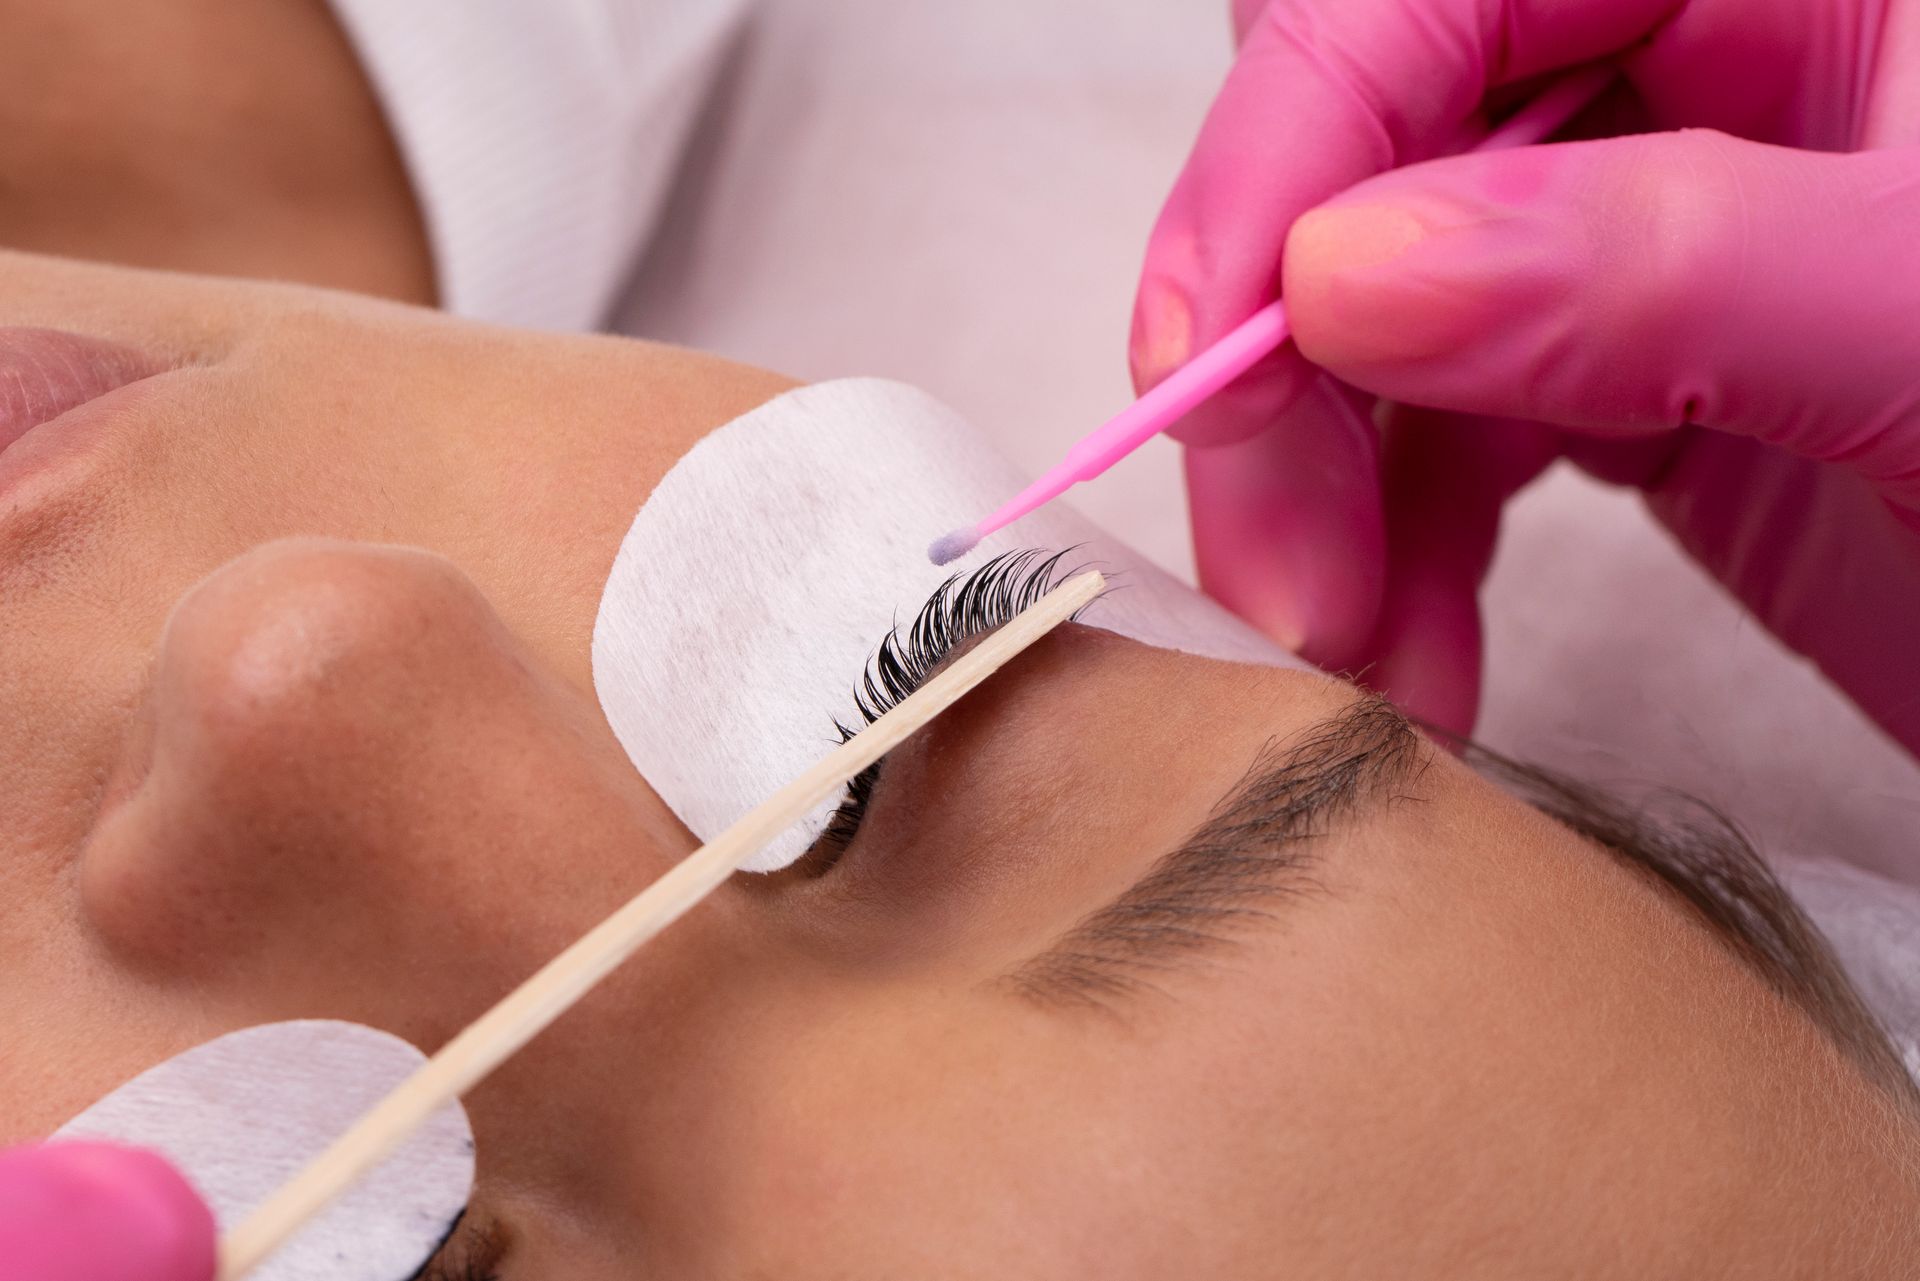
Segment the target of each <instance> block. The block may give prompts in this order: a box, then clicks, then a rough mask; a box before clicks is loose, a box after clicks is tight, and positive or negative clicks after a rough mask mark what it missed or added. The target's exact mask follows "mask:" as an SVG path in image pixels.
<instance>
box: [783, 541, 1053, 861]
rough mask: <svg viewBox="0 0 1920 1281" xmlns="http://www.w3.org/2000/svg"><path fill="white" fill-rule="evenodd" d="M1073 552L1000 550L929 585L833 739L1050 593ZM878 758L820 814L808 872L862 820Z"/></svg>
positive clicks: (869, 720)
mask: <svg viewBox="0 0 1920 1281" xmlns="http://www.w3.org/2000/svg"><path fill="white" fill-rule="evenodd" d="M1077 550H1078V548H1074V547H1069V548H1067V549H1066V550H1065V551H1059V552H1054V553H1052V554H1051V555H1049V554H1048V553H1047V552H1045V551H1043V550H1042V549H1040V548H1037V547H1036V548H1028V549H1026V550H1025V551H1017V552H1003V553H1001V554H1000V555H998V556H995V557H994V558H993V559H992V560H990V561H988V562H987V563H986V564H984V565H981V566H980V567H979V568H977V569H972V570H968V571H967V572H966V573H963V574H955V575H953V576H952V577H950V578H948V579H947V580H946V581H945V582H943V583H941V584H940V586H938V587H936V588H935V589H934V592H933V595H931V596H929V597H928V598H927V603H926V604H925V605H923V606H921V608H920V612H919V614H917V615H916V616H915V617H914V620H913V622H912V623H911V624H909V625H908V626H907V627H906V628H905V629H904V630H903V629H902V628H901V626H900V625H899V624H898V623H897V622H896V623H895V624H894V626H893V627H892V629H891V630H889V631H888V632H887V634H886V636H885V637H884V638H882V640H881V641H880V645H879V648H877V649H876V650H874V653H873V657H872V658H870V659H868V660H867V670H866V671H865V672H864V673H863V674H862V675H861V678H860V680H859V682H858V683H857V684H856V685H855V686H854V690H853V702H854V706H855V708H856V709H858V711H859V713H860V719H861V723H860V724H859V725H856V726H848V725H846V724H844V723H842V722H841V721H839V720H835V721H834V723H833V728H834V729H835V730H836V731H837V732H838V733H839V735H840V741H841V742H843V743H844V742H846V741H847V740H848V739H850V738H852V737H853V736H854V735H855V734H857V733H859V732H860V730H861V729H864V728H865V727H866V726H868V725H871V724H873V723H874V722H875V721H877V720H879V719H880V718H881V717H882V716H884V715H885V714H886V713H887V712H889V711H891V710H893V709H894V708H895V707H897V706H899V704H900V701H901V700H902V699H904V698H905V697H906V696H907V695H909V694H911V693H913V691H915V690H916V689H919V688H920V686H921V685H923V684H925V683H926V681H927V678H928V677H930V676H932V675H933V673H934V671H935V670H936V669H937V668H939V666H940V664H942V663H944V662H945V661H946V660H947V657H948V655H950V654H952V653H953V651H954V650H956V649H958V648H959V647H960V646H962V645H964V644H966V643H967V642H968V641H970V640H972V639H973V638H974V637H976V636H980V635H983V634H984V633H986V632H990V631H992V630H993V629H994V628H996V627H999V626H1001V625H1002V624H1003V623H1006V622H1007V621H1008V620H1009V619H1011V618H1012V617H1013V616H1014V615H1015V614H1018V613H1019V612H1020V611H1021V610H1023V609H1025V608H1027V606H1029V605H1031V604H1033V603H1034V602H1035V601H1037V600H1039V599H1040V598H1041V597H1042V596H1045V595H1046V594H1047V593H1048V592H1050V591H1052V590H1053V588H1054V587H1055V586H1056V585H1057V584H1058V583H1059V582H1060V581H1062V580H1063V579H1065V578H1066V577H1068V574H1067V573H1066V572H1063V571H1062V570H1061V563H1062V562H1063V561H1064V560H1065V559H1066V558H1067V557H1068V556H1071V555H1072V554H1073V553H1074V552H1075V551H1077ZM1074 568H1075V570H1077V569H1079V568H1081V567H1080V566H1075V567H1074ZM1075 617H1078V615H1077V614H1076V615H1075ZM885 764H886V761H885V760H884V759H882V760H879V761H875V762H874V763H873V764H872V765H869V766H867V768H865V769H864V770H861V771H860V773H858V774H856V775H855V776H854V777H853V778H852V779H851V780H849V781H848V783H847V795H846V798H845V799H844V800H842V801H841V802H840V805H839V807H838V808H837V809H835V810H834V812H833V817H832V818H830V819H828V820H827V826H826V830H825V831H823V832H822V833H821V834H820V839H819V841H818V842H817V843H816V844H815V846H814V852H815V853H817V854H819V855H820V856H821V857H820V859H819V860H818V861H812V860H810V862H811V866H812V869H813V872H814V874H815V875H819V874H820V873H822V872H825V871H826V870H827V868H829V867H831V866H832V865H833V863H834V861H835V860H837V859H838V857H839V856H840V854H841V853H842V852H843V851H845V849H846V848H847V846H848V845H849V844H851V843H852V841H853V837H854V834H855V833H857V832H858V831H859V830H860V824H861V822H862V821H863V820H864V819H865V818H866V813H867V802H868V801H869V800H870V799H871V798H872V796H873V788H874V784H875V783H877V782H878V781H879V779H880V769H881V767H882V766H883V765H885Z"/></svg>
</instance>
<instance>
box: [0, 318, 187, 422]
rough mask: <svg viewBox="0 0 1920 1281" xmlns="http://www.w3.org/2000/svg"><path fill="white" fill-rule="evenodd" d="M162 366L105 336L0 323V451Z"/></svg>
mask: <svg viewBox="0 0 1920 1281" xmlns="http://www.w3.org/2000/svg"><path fill="white" fill-rule="evenodd" d="M164 368H165V366H164V365H163V364H161V363H160V362H159V361H157V360H155V359H154V358H152V357H151V356H148V355H146V354H145V353H143V352H140V351H136V350H135V349H133V348H131V347H127V346H124V345H123V344H120V343H116V342H109V341H108V340H106V339H103V338H93V337H89V336H88V335H85V334H75V333H68V332H66V331H64V330H59V329H24V328H7V327H0V452H5V451H6V450H7V449H8V448H9V447H10V446H12V445H13V443H14V442H15V441H17V440H19V439H20V438H21V437H22V436H24V435H26V434H27V433H28V432H29V431H32V430H33V429H34V428H35V427H38V426H40V425H41V424H42V423H46V422H51V421H52V420H53V419H55V418H58V417H60V415H62V414H64V413H66V412H67V411H68V410H70V409H75V408H77V407H79V406H81V405H84V404H86V403H87V402H88V401H90V400H97V399H99V398H100V397H102V396H104V395H106V394H107V393H109V392H112V391H116V390H118V389H119V388H121V387H124V386H126V385H127V384H128V383H132V382H138V381H140V380H141V379H143V378H149V377H152V376H153V375H154V374H157V373H160V372H161V371H162V370H163V369H164Z"/></svg>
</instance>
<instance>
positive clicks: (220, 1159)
mask: <svg viewBox="0 0 1920 1281" xmlns="http://www.w3.org/2000/svg"><path fill="white" fill-rule="evenodd" d="M424 1062H426V1056H425V1055H423V1054H422V1053H420V1051H419V1050H416V1049H415V1048H414V1047H413V1046H411V1045H409V1044H407V1043H406V1042H405V1041H403V1040H401V1039H400V1038H399V1037H397V1036H392V1035H389V1034H388V1033H386V1032H380V1031H376V1030H375V1029H373V1028H370V1027H362V1026H361V1025H360V1024H358V1023H341V1022H334V1021H331V1020H323V1019H303V1020H300V1021H297V1022H291V1023H268V1024H263V1025H262V1026H260V1027H250V1028H246V1029H244V1030H242V1031H239V1032H233V1033H230V1034H229V1035H227V1036H223V1037H219V1038H217V1039H216V1040H212V1041H208V1042H207V1043H206V1044H205V1045H199V1046H195V1047H194V1048H193V1049H191V1050H188V1051H187V1052H186V1053H184V1054H180V1055H176V1056H175V1057H173V1058H171V1059H168V1060H167V1061H166V1062H165V1063H162V1064H160V1065H159V1066H158V1067H154V1068H149V1069H148V1070H147V1071H145V1072H142V1073H141V1074H140V1075H139V1076H136V1077H134V1078H133V1080H131V1081H128V1082H127V1083H126V1084H125V1085H123V1086H121V1087H120V1088H119V1089H117V1090H115V1091H114V1092H113V1093H112V1094H109V1095H108V1096H107V1097H106V1098H104V1099H101V1100H100V1101H99V1102H98V1103H96V1104H94V1105H93V1106H92V1107H90V1108H88V1109H87V1110H86V1111H85V1112H82V1113H81V1114H80V1115H79V1116H76V1117H75V1118H73V1120H71V1121H69V1122H67V1123H66V1124H65V1125H63V1126H61V1127H60V1130H59V1132H58V1133H57V1134H55V1135H54V1136H53V1137H54V1138H56V1139H111V1140H115V1141H117V1142H121V1143H130V1144H135V1145H137V1146H140V1147H145V1148H151V1149H153V1150H155V1151H157V1152H159V1153H161V1154H162V1155H164V1156H165V1157H166V1158H167V1159H168V1160H170V1161H172V1162H173V1164H174V1165H175V1166H176V1167H177V1168H178V1169H179V1170H180V1171H181V1173H183V1174H185V1175H186V1176H187V1180H188V1182H190V1183H191V1184H193V1186H194V1188H195V1189H196V1190H198V1191H199V1193H200V1195H201V1197H202V1198H204V1199H205V1200H206V1202H207V1204H208V1205H209V1206H211V1207H212V1209H213V1217H214V1221H215V1222H216V1223H218V1224H219V1227H220V1231H221V1232H223V1233H225V1232H228V1231H230V1230H232V1229H233V1228H234V1227H235V1226H236V1225H238V1224H239V1223H240V1221H241V1220H242V1219H244V1218H246V1216H247V1215H248V1213H250V1212H251V1211H252V1210H253V1209H254V1208H255V1207H257V1206H258V1205H259V1204H260V1203H261V1202H263V1201H265V1200H266V1199H267V1197H269V1196H270V1195H272V1194H273V1193H274V1192H276V1191H277V1190H279V1188H280V1185H281V1184H283V1183H285V1182H286V1181H287V1180H288V1179H290V1178H292V1177H293V1176H294V1175H295V1174H297V1173H298V1172H299V1171H300V1170H301V1169H302V1168H304V1167H305V1166H306V1164H307V1163H308V1162H309V1161H311V1160H312V1159H313V1158H314V1157H316V1156H318V1155H319V1154H320V1152H321V1151H322V1150H324V1149H325V1148H326V1147H327V1145H329V1144H330V1143H332V1142H333V1141H334V1140H335V1139H337V1138H339V1137H340V1135H341V1134H342V1133H343V1132H345V1131H346V1129H347V1127H348V1126H350V1125H352V1124H353V1122H355V1121H357V1120H359V1118H360V1114H361V1113H363V1112H365V1111H366V1110H367V1109H368V1108H370V1107H372V1106H373V1105H374V1104H375V1103H377V1102H379V1101H380V1099H382V1098H383V1097H385V1096H386V1094H387V1092H388V1091H389V1090H391V1089H392V1088H393V1087H394V1086H396V1085H398V1084H399V1083H400V1082H401V1081H402V1080H404V1079H405V1078H406V1077H408V1076H409V1075H411V1074H412V1073H413V1071H414V1069H415V1068H417V1067H419V1066H420V1065H421V1064H422V1063H424ZM472 1190H473V1131H472V1130H471V1129H469V1128H468V1125H467V1115H466V1113H465V1111H463V1110H462V1109H461V1107H460V1105H459V1104H457V1103H450V1104H448V1105H447V1106H446V1107H444V1108H442V1109H440V1110H439V1111H438V1112H436V1113H434V1114H433V1116H432V1117H431V1118H430V1119H429V1120H428V1121H427V1123H426V1124H425V1125H423V1126H421V1127H420V1128H419V1129H418V1130H417V1131H415V1132H414V1134H413V1136H412V1137H411V1138H410V1139H408V1140H407V1142H406V1143H405V1144H404V1145H402V1147H401V1148H400V1150H399V1151H397V1152H396V1153H394V1155H393V1156H392V1157H390V1158H388V1160H387V1161H386V1162H385V1163H384V1164H382V1165H381V1166H380V1167H379V1168H377V1169H375V1170H373V1171H372V1172H371V1173H369V1174H368V1175H367V1176H366V1177H365V1178H363V1179H361V1180H360V1181H359V1182H358V1183H356V1184H355V1185H354V1186H353V1187H352V1188H350V1189H348V1191H347V1192H346V1193H345V1194H344V1195H343V1196H342V1197H341V1198H340V1199H339V1200H338V1201H336V1202H334V1203H333V1205H332V1206H330V1207H329V1208H328V1209H326V1210H324V1211H322V1212H321V1213H320V1215H319V1216H318V1217H317V1218H315V1219H314V1220H313V1221H312V1222H311V1223H309V1224H307V1226H306V1227H304V1228H302V1229H301V1230H300V1231H299V1232H298V1233H296V1234H295V1235H294V1236H293V1237H292V1238H291V1239H290V1240H289V1241H288V1242H287V1244H286V1245H285V1246H283V1247H281V1249H280V1250H279V1251H277V1252H276V1253H274V1254H273V1255H270V1256H269V1257H268V1258H267V1260H266V1261H265V1262H264V1263H262V1264H261V1265H260V1266H259V1267H258V1268H257V1269H255V1270H254V1271H253V1272H251V1273H249V1274H248V1276H249V1281H407V1279H408V1278H409V1277H412V1276H413V1275H414V1274H415V1273H416V1272H418V1271H419V1270H420V1266H421V1265H422V1264H424V1263H425V1262H426V1261H427V1259H428V1258H429V1257H430V1256H431V1255H432V1254H433V1252H434V1250H436V1249H437V1248H439V1245H440V1243H441V1241H443V1240H445V1239H446V1235H447V1233H448V1231H449V1230H450V1229H451V1228H452V1227H453V1224H454V1222H455V1221H456V1220H457V1219H458V1218H459V1217H460V1214H461V1212H462V1211H464V1210H465V1209H466V1206H467V1197H468V1195H469V1194H470V1193H471V1192H472Z"/></svg>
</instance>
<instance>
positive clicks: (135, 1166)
mask: <svg viewBox="0 0 1920 1281" xmlns="http://www.w3.org/2000/svg"><path fill="white" fill-rule="evenodd" d="M213 1267H214V1230H213V1216H212V1214H211V1213H210V1212H209V1211H208V1210H207V1207H206V1206H205V1205H204V1204H203V1203H202V1202H201V1200H200V1198H199V1197H197V1196H196V1195H194V1193H193V1190H192V1189H191V1188H189V1187H188V1186H187V1184H186V1181H185V1180H184V1179H182V1178H181V1177H180V1176H179V1175H178V1174H177V1173H175V1172H174V1169H173V1167H172V1166H170V1165H168V1164H167V1163H166V1162H165V1161H163V1160H162V1159H160V1158H159V1157H157V1156H155V1155H153V1154H152V1153H150V1152H143V1151H139V1150H137V1149H134V1148H123V1147H116V1146H114V1145H112V1144H106V1143H52V1144H47V1145H44V1146H39V1147H23V1148H12V1149H10V1150H8V1151H4V1152H0V1275H4V1276H8V1277H19V1278H21V1279H22V1281H207V1279H208V1278H209V1277H211V1276H212V1275H213Z"/></svg>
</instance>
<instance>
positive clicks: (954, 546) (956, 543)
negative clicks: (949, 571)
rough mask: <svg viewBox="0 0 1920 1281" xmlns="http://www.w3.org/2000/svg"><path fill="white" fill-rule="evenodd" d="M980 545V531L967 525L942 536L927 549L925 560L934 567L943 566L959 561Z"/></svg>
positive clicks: (973, 526) (974, 526)
mask: <svg viewBox="0 0 1920 1281" xmlns="http://www.w3.org/2000/svg"><path fill="white" fill-rule="evenodd" d="M979 543H980V529H979V527H978V526H976V525H968V526H965V527H964V528H961V529H956V530H954V531H953V532H952V533H949V534H942V535H940V537H938V538H936V539H934V540H933V542H932V543H930V544H929V545H928V547H927V559H928V560H930V561H932V562H933V563H934V564H936V565H945V564H948V563H949V562H952V561H956V560H959V559H960V558H961V557H962V556H965V555H966V554H967V553H968V552H970V551H972V550H973V549H974V548H975V547H976V546H978V545H979Z"/></svg>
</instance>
